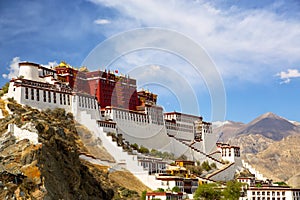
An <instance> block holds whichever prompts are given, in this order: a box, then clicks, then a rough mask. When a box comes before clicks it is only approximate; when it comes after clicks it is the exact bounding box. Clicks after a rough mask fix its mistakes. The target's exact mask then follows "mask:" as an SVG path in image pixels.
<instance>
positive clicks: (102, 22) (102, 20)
mask: <svg viewBox="0 0 300 200" xmlns="http://www.w3.org/2000/svg"><path fill="white" fill-rule="evenodd" d="M94 23H95V24H99V25H103V24H110V23H111V21H110V20H108V19H96V20H95V21H94Z"/></svg>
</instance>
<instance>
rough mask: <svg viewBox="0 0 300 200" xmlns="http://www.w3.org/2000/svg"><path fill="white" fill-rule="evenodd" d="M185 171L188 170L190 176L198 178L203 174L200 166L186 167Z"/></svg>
mask: <svg viewBox="0 0 300 200" xmlns="http://www.w3.org/2000/svg"><path fill="white" fill-rule="evenodd" d="M187 169H188V170H190V172H191V174H194V175H196V176H200V175H201V174H202V172H203V169H202V167H201V166H200V165H198V166H187Z"/></svg>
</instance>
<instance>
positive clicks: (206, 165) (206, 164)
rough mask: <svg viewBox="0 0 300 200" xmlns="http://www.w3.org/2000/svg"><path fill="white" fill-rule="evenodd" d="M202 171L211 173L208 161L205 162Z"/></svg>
mask: <svg viewBox="0 0 300 200" xmlns="http://www.w3.org/2000/svg"><path fill="white" fill-rule="evenodd" d="M201 167H202V169H204V170H205V171H207V172H208V171H209V170H211V166H210V165H209V163H208V161H204V162H203V163H202V165H201Z"/></svg>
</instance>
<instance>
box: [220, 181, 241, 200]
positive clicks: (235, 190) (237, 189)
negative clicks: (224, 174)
mask: <svg viewBox="0 0 300 200" xmlns="http://www.w3.org/2000/svg"><path fill="white" fill-rule="evenodd" d="M242 185H243V184H242V183H240V182H237V181H228V182H227V183H226V188H225V189H224V191H223V196H224V199H228V200H238V199H239V198H240V196H241V190H242Z"/></svg>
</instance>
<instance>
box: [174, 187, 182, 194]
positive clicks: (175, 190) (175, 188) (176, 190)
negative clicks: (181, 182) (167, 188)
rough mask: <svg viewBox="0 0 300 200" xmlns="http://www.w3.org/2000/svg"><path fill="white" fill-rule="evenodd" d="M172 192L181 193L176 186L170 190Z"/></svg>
mask: <svg viewBox="0 0 300 200" xmlns="http://www.w3.org/2000/svg"><path fill="white" fill-rule="evenodd" d="M172 192H177V193H178V192H181V190H180V188H179V187H178V186H174V187H173V188H172Z"/></svg>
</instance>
